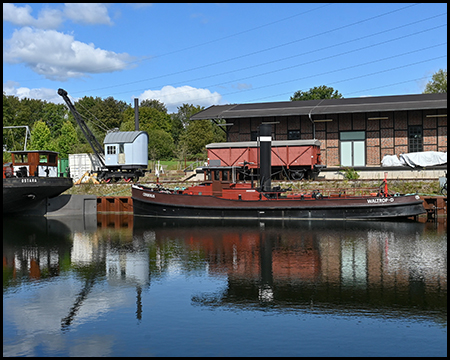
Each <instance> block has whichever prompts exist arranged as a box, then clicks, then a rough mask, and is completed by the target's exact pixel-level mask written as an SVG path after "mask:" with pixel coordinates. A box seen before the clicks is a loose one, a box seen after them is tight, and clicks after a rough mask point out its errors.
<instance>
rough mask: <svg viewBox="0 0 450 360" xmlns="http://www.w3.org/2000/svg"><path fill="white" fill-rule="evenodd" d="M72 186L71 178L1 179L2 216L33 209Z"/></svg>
mask: <svg viewBox="0 0 450 360" xmlns="http://www.w3.org/2000/svg"><path fill="white" fill-rule="evenodd" d="M72 186H73V181H72V178H63V177H59V178H58V177H48V178H41V177H22V178H6V179H3V214H4V215H5V214H14V213H18V212H21V211H24V210H29V209H33V208H35V207H36V206H38V205H39V204H40V203H41V202H42V201H44V200H45V199H47V198H52V197H55V196H58V195H59V194H61V193H63V192H64V191H66V190H67V189H70V188H71V187H72Z"/></svg>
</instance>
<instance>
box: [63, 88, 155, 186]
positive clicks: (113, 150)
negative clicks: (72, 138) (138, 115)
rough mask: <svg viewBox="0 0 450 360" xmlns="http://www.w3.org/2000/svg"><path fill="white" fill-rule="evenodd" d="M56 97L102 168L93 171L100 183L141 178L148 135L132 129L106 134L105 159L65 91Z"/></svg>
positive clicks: (146, 157)
mask: <svg viewBox="0 0 450 360" xmlns="http://www.w3.org/2000/svg"><path fill="white" fill-rule="evenodd" d="M58 94H59V95H60V96H61V97H62V98H63V99H64V101H65V102H66V104H67V106H68V108H69V110H70V112H71V113H72V115H73V117H74V118H75V120H76V122H77V123H78V125H79V126H80V128H81V131H82V132H83V135H84V137H85V138H86V140H87V141H88V143H89V145H90V146H91V148H92V150H93V151H94V154H95V156H96V158H97V159H98V160H99V162H100V164H101V167H102V168H101V169H99V170H97V173H98V178H99V179H100V180H102V179H104V180H106V181H107V182H109V181H111V180H118V179H121V178H124V179H125V180H127V181H130V180H132V179H136V180H138V179H139V177H140V176H144V175H145V172H146V171H147V167H148V134H147V133H146V132H145V131H138V130H137V129H136V131H113V132H110V133H108V134H107V135H106V137H105V143H106V142H107V138H108V139H109V140H108V144H107V148H108V156H107V158H105V150H104V149H103V148H102V145H100V143H99V141H98V140H97V138H96V137H95V135H94V134H93V133H92V131H91V130H90V129H89V127H88V126H87V124H86V123H85V121H84V120H83V118H82V116H81V115H80V113H79V112H78V111H77V109H76V108H75V106H74V105H73V104H72V102H71V101H70V99H69V97H68V96H67V95H68V94H67V91H65V90H64V89H58ZM136 124H137V119H136ZM137 126H138V125H136V127H137Z"/></svg>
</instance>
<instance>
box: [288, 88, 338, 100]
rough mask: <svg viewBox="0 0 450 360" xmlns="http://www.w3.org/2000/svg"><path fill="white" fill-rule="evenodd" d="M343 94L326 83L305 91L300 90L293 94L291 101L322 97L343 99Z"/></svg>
mask: <svg viewBox="0 0 450 360" xmlns="http://www.w3.org/2000/svg"><path fill="white" fill-rule="evenodd" d="M342 98H343V96H342V94H340V93H339V92H338V91H337V90H334V89H333V88H332V87H328V86H325V85H322V86H315V87H313V88H311V89H309V90H308V91H306V92H304V91H301V90H298V91H296V92H295V93H294V95H293V96H291V98H290V100H291V101H299V100H301V101H303V100H320V99H342Z"/></svg>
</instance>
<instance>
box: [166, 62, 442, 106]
mask: <svg viewBox="0 0 450 360" xmlns="http://www.w3.org/2000/svg"><path fill="white" fill-rule="evenodd" d="M445 57H447V55H442V56H437V57H433V58H430V59H426V60H422V61H417V62H414V63H410V64H406V65H402V66H396V67H394V68H389V69H385V70H380V71H376V72H372V73H369V74H364V75H359V76H355V77H352V78H348V79H343V80H339V81H334V82H332V83H329V84H330V85H333V84H337V83H341V82H346V81H351V80H356V79H360V78H364V77H368V76H373V75H378V74H381V73H385V72H389V71H393V70H399V69H402V68H406V67H409V66H413V65H417V64H421V63H425V62H428V61H432V60H437V59H442V58H445ZM365 65H367V63H366V64H365ZM330 72H337V71H336V70H334V71H328V72H325V73H321V74H316V75H310V76H307V77H302V78H297V79H291V80H286V81H281V82H278V83H275V84H269V85H264V86H260V87H257V88H251V89H245V90H241V91H234V92H230V93H225V94H222V96H225V95H232V94H236V93H240V92H242V91H254V90H259V89H263V88H268V87H272V86H276V85H282V84H286V83H290V82H294V81H299V80H304V79H306V78H309V77H315V76H321V75H326V74H328V73H330ZM305 90H307V89H305ZM289 93H291V92H289ZM274 96H278V95H274ZM274 96H268V97H267V98H270V97H274ZM212 97H213V96H206V97H203V98H199V99H198V100H205V99H209V98H212ZM167 105H170V103H168V104H167Z"/></svg>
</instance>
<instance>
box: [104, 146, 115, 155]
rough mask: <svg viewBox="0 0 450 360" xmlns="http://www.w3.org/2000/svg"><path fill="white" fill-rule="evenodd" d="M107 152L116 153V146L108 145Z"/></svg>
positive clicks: (109, 153)
mask: <svg viewBox="0 0 450 360" xmlns="http://www.w3.org/2000/svg"><path fill="white" fill-rule="evenodd" d="M106 153H107V154H108V155H114V154H115V153H116V146H115V145H114V146H107V147H106Z"/></svg>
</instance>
